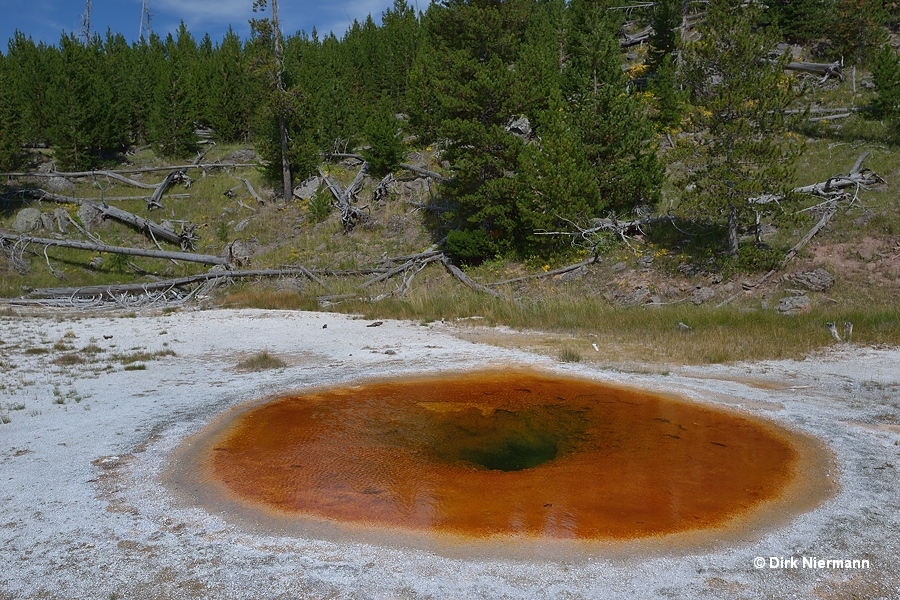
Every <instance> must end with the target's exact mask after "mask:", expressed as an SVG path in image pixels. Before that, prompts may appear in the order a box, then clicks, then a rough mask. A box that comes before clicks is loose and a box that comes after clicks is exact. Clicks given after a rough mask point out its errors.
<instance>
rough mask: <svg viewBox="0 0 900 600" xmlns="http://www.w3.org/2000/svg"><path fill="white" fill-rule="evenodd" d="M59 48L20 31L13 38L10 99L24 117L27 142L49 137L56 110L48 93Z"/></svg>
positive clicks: (42, 140)
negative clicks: (53, 47) (50, 103)
mask: <svg viewBox="0 0 900 600" xmlns="http://www.w3.org/2000/svg"><path fill="white" fill-rule="evenodd" d="M55 56H56V51H55V50H52V51H51V49H50V48H49V47H48V46H47V45H46V44H44V43H43V42H41V43H40V44H35V43H34V40H32V39H31V38H30V37H26V36H25V34H23V33H22V32H20V31H16V32H15V34H14V36H13V39H12V40H10V42H9V51H8V53H7V55H6V58H7V65H8V67H9V71H8V72H9V80H8V81H9V86H10V87H9V90H8V91H9V93H10V94H11V99H10V102H11V103H12V105H13V106H14V107H15V111H16V113H17V114H18V115H19V118H20V119H21V128H22V135H23V137H24V139H25V141H26V142H30V143H36V144H42V143H46V142H48V141H49V131H48V130H49V124H48V122H49V120H50V118H51V116H52V113H53V110H52V109H51V108H50V106H49V100H48V94H50V88H51V86H52V76H53V69H54V68H55V65H54V64H52V63H53V61H54V57H55Z"/></svg>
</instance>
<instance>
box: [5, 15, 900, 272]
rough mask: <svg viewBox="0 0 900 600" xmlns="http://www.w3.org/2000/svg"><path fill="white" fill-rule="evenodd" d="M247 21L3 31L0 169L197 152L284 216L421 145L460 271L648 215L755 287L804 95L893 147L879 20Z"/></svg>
mask: <svg viewBox="0 0 900 600" xmlns="http://www.w3.org/2000/svg"><path fill="white" fill-rule="evenodd" d="M257 4H258V5H259V7H258V8H259V9H260V10H259V12H258V16H259V18H258V19H254V20H253V21H252V22H251V27H252V35H251V36H250V38H249V39H241V38H240V37H239V36H238V35H237V34H235V33H234V32H231V31H230V32H229V33H228V34H227V35H225V36H224V37H223V38H222V39H220V40H213V39H210V37H209V36H208V35H207V36H204V37H202V38H198V37H196V36H195V35H194V34H192V32H190V31H189V30H188V29H187V28H186V27H185V26H184V24H182V26H181V27H180V28H179V29H178V31H177V32H176V33H174V34H169V35H166V36H165V37H162V36H160V35H156V34H150V35H148V36H146V37H145V38H143V39H141V40H140V41H138V42H134V43H128V42H127V41H126V39H125V38H124V37H123V36H122V35H121V34H119V33H116V32H106V33H105V34H104V35H99V34H97V35H94V36H93V37H91V38H90V39H87V40H86V39H82V38H79V37H76V36H75V35H74V34H65V35H62V37H61V38H60V40H59V43H58V44H56V45H46V44H43V43H35V42H34V41H32V39H31V38H29V36H28V35H27V34H26V33H24V32H20V33H17V34H16V35H15V37H14V38H13V39H11V40H9V43H8V47H7V50H6V51H5V52H4V53H3V54H2V56H0V171H3V172H17V171H24V170H28V169H30V168H34V167H35V165H36V160H38V159H46V158H47V156H50V157H51V158H52V160H53V165H54V168H55V169H56V170H58V171H88V170H92V169H104V168H109V167H111V166H113V165H116V164H120V163H122V162H123V161H125V160H127V157H128V156H129V154H130V153H132V152H134V151H135V149H140V148H147V147H150V148H152V149H153V150H154V151H155V152H156V153H157V154H159V155H160V156H165V157H169V158H171V159H173V160H174V159H189V158H192V157H194V156H196V155H197V154H198V152H200V151H201V145H200V144H201V143H205V142H208V141H209V139H210V138H211V139H212V140H213V141H215V142H216V143H220V144H229V143H231V144H235V143H236V144H249V145H252V146H253V147H254V148H255V150H256V152H257V154H258V155H259V157H260V158H261V159H262V161H261V163H262V165H263V166H262V167H261V169H262V170H263V171H264V173H265V176H266V180H267V181H268V182H269V184H270V185H271V186H272V187H273V189H274V190H276V193H277V194H283V195H285V196H287V197H288V198H290V196H291V194H290V193H285V189H284V188H285V185H284V182H285V181H287V182H289V184H290V185H291V186H292V187H293V186H296V185H298V184H299V183H301V182H302V181H304V180H305V179H307V178H308V177H310V176H313V175H316V174H317V173H318V170H319V167H320V165H321V164H322V162H323V161H324V160H326V159H329V158H331V157H340V156H345V155H354V154H360V155H362V156H363V157H365V159H366V161H367V164H368V167H369V170H370V172H371V173H372V174H377V175H378V176H382V175H386V174H388V173H390V172H392V171H396V170H397V169H398V166H399V165H400V164H402V163H403V162H404V161H405V157H406V156H407V154H408V153H409V152H411V151H414V150H423V149H426V148H427V149H428V150H429V151H433V152H434V156H435V157H436V158H435V162H434V163H433V165H432V167H431V168H433V169H434V170H436V171H439V172H440V173H441V174H442V177H441V181H440V184H439V190H440V194H439V201H440V205H441V210H440V211H436V213H435V215H434V217H435V218H434V219H433V220H432V221H431V227H432V228H433V230H434V234H433V237H434V239H435V240H438V239H439V240H441V243H442V244H443V245H444V246H445V247H446V250H447V252H448V254H449V255H450V256H452V257H454V259H455V260H457V261H459V262H461V263H463V264H469V265H477V264H479V263H481V262H482V261H484V260H486V259H490V258H492V257H497V256H513V257H518V258H522V259H527V258H529V257H553V256H559V255H561V254H566V253H568V252H571V250H572V248H573V247H578V248H579V249H581V250H582V251H583V250H584V249H585V248H588V249H589V250H591V251H600V250H602V249H603V248H604V247H605V245H606V246H608V245H609V244H613V243H617V241H618V240H617V238H618V237H623V236H622V235H621V234H622V231H623V229H622V228H621V227H619V228H618V229H617V228H615V227H604V224H609V223H610V222H614V223H622V222H640V221H641V220H643V222H645V223H649V222H651V221H652V220H653V218H656V219H668V220H669V222H673V223H674V222H678V223H689V224H693V225H697V224H700V225H704V226H708V227H709V228H711V229H710V231H714V232H717V233H716V236H717V241H716V242H715V244H717V246H716V249H717V252H719V253H721V254H722V255H724V256H730V257H739V256H740V257H742V259H743V260H744V263H742V264H743V265H744V266H750V267H753V266H759V265H757V264H756V263H754V261H761V262H759V264H760V265H762V266H763V268H765V265H768V264H770V263H771V260H772V259H771V257H770V258H766V256H761V252H762V251H761V250H760V248H763V246H762V245H760V244H758V243H752V240H750V238H752V237H753V234H754V231H755V230H758V228H759V227H760V224H761V223H765V222H769V221H775V220H778V219H780V218H789V217H790V215H789V214H788V213H790V212H791V211H786V210H785V205H786V204H788V203H789V201H790V200H791V199H792V198H793V196H792V194H793V193H794V192H793V191H792V190H793V189H794V187H795V185H796V183H797V173H796V168H797V165H798V159H799V158H800V157H801V156H802V154H803V152H804V145H805V144H804V140H805V139H806V137H807V135H808V133H809V132H808V131H807V129H808V123H809V122H810V120H811V119H810V116H811V114H813V115H814V114H816V113H815V110H816V106H815V103H816V101H815V99H814V97H815V94H810V89H817V86H819V85H820V84H821V81H824V80H828V79H829V77H830V78H831V79H832V81H834V80H836V79H837V78H838V77H839V78H840V79H841V80H842V81H844V80H845V79H847V78H848V77H850V73H851V69H852V72H853V76H854V77H856V73H857V72H859V73H861V74H862V73H866V74H867V75H866V76H867V77H868V80H867V81H868V85H869V89H870V92H871V93H870V94H869V97H870V98H871V102H869V103H867V104H866V105H865V106H862V107H855V108H854V109H853V111H854V113H859V114H858V115H855V116H859V117H860V118H862V119H868V120H870V121H872V122H873V123H875V122H877V123H880V124H882V125H884V127H885V128H886V129H885V131H886V132H887V133H886V134H885V135H886V136H887V137H886V138H885V139H886V140H887V141H888V143H894V142H895V141H896V138H897V135H898V134H900V58H898V54H897V51H896V50H895V49H894V48H893V47H892V46H891V45H890V43H889V39H890V36H891V35H892V32H893V31H894V30H895V29H896V28H897V26H898V25H900V7H898V3H896V2H888V1H881V0H800V1H787V0H770V1H768V2H766V3H765V4H762V3H760V2H756V1H753V0H751V1H750V2H747V1H737V0H709V1H708V2H705V1H704V2H696V1H690V0H657V1H656V2H623V0H569V1H568V2H567V1H565V0H442V1H441V2H436V3H433V4H430V5H429V6H428V8H427V10H425V11H424V12H421V13H417V12H416V11H415V10H414V9H413V8H412V7H411V6H410V5H408V4H407V3H406V1H405V0H396V2H395V3H394V5H393V7H392V8H390V9H388V10H387V11H386V12H384V14H383V15H381V22H380V24H379V23H376V21H375V20H374V19H373V18H372V17H369V18H368V19H366V20H365V21H364V22H362V23H359V22H354V23H353V25H352V26H351V27H350V28H349V29H348V30H347V31H346V32H345V33H344V34H343V35H342V36H340V37H338V36H336V35H334V34H329V35H327V36H320V35H319V33H318V32H317V31H316V30H315V29H314V30H313V31H311V32H308V33H307V32H297V33H294V34H290V35H284V36H283V39H281V38H282V36H280V35H277V33H278V32H277V30H276V28H274V27H273V22H272V20H271V19H270V18H269V17H268V16H267V12H266V11H265V8H266V3H265V2H261V3H260V2H257ZM798 53H799V54H800V56H798ZM792 64H793V65H794V66H795V67H796V65H797V64H799V65H801V66H800V67H798V68H794V69H792V68H791V65H792ZM803 65H814V66H813V67H810V68H817V67H815V65H818V66H819V67H821V66H822V65H826V66H828V65H830V66H831V67H832V70H831V71H830V73H826V74H825V75H824V79H823V75H822V72H817V73H815V74H810V73H809V72H804V67H803ZM861 77H862V76H861ZM853 85H854V86H855V85H856V81H855V80H854V83H853ZM198 132H202V133H203V134H204V135H202V136H201V135H198ZM36 150H42V152H36ZM48 153H49V154H48ZM286 165H289V167H290V177H291V178H288V179H287V180H284V179H282V174H283V166H286ZM285 172H286V171H285ZM809 183H813V182H809ZM278 190H280V191H278ZM554 233H556V235H553V234H554ZM756 237H757V241H759V235H758V231H757V234H756ZM748 240H750V241H749V242H748ZM573 241H574V242H575V244H574V246H573ZM763 249H764V250H765V248H763ZM763 254H764V252H763ZM782 255H783V252H782V254H781V255H779V256H782Z"/></svg>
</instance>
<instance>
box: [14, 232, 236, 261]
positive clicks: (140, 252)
mask: <svg viewBox="0 0 900 600" xmlns="http://www.w3.org/2000/svg"><path fill="white" fill-rule="evenodd" d="M0 239H4V240H8V241H11V242H20V243H23V244H37V245H41V246H58V247H60V248H74V249H77V250H90V251H91V252H107V253H110V254H124V255H128V256H145V257H148V258H164V259H169V260H183V261H186V262H195V263H202V264H207V265H225V266H227V265H228V261H227V260H226V259H224V258H222V257H221V256H212V255H210V254H195V253H193V252H174V251H171V252H170V251H166V250H145V249H143V248H129V247H126V246H110V245H109V244H100V243H95V242H79V241H75V240H57V239H53V238H39V237H31V236H25V235H22V234H19V233H11V232H4V231H0Z"/></svg>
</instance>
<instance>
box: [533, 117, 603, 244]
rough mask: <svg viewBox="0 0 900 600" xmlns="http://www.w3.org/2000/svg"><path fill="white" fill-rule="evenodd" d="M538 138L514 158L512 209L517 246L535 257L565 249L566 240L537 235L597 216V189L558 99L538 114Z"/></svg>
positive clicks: (577, 134)
mask: <svg viewBox="0 0 900 600" xmlns="http://www.w3.org/2000/svg"><path fill="white" fill-rule="evenodd" d="M539 123H540V127H539V129H538V130H537V139H536V142H535V143H533V144H528V145H527V146H526V147H525V148H524V149H523V151H522V154H521V155H520V158H519V163H520V167H519V170H520V172H521V177H520V186H521V187H520V192H519V195H518V204H517V208H518V210H519V214H520V219H521V220H522V222H523V223H524V224H525V227H523V228H522V236H523V238H524V239H523V240H522V241H521V242H520V244H521V245H522V246H523V247H525V248H527V249H528V250H530V251H533V252H535V253H539V254H547V253H552V252H555V251H558V250H563V249H565V247H566V246H565V244H568V241H567V240H564V239H563V238H560V237H556V236H540V235H537V234H536V232H538V231H539V230H544V231H548V230H552V229H554V228H556V227H559V226H563V227H565V228H569V227H571V223H586V222H587V221H588V220H589V218H591V217H594V216H596V215H597V207H598V204H599V190H598V189H597V185H596V181H595V180H594V176H593V169H592V167H591V164H590V163H589V162H588V160H587V156H586V155H585V145H584V142H583V140H582V139H581V132H580V131H579V129H578V128H577V127H575V124H574V123H573V115H572V114H571V113H569V112H567V111H566V110H565V107H564V105H563V103H562V101H561V99H557V100H555V101H554V102H552V103H551V106H550V107H549V108H548V109H547V110H546V111H544V112H543V113H541V114H540V116H539Z"/></svg>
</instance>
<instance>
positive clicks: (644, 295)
mask: <svg viewBox="0 0 900 600" xmlns="http://www.w3.org/2000/svg"><path fill="white" fill-rule="evenodd" d="M649 300H650V290H649V289H648V288H645V287H639V288H637V289H636V290H634V291H633V292H631V293H630V294H628V295H627V296H625V297H624V298H623V299H622V304H627V305H634V304H646V303H647V302H649Z"/></svg>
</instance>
